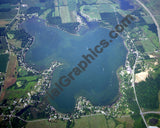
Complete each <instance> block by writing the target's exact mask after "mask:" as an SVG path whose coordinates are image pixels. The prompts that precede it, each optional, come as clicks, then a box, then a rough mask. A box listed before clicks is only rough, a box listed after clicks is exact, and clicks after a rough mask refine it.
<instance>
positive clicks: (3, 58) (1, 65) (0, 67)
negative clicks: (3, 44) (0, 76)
mask: <svg viewBox="0 0 160 128" xmlns="http://www.w3.org/2000/svg"><path fill="white" fill-rule="evenodd" d="M8 59H9V55H8V54H0V72H4V73H5V72H6V67H7V62H8Z"/></svg>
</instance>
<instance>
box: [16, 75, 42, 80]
mask: <svg viewBox="0 0 160 128" xmlns="http://www.w3.org/2000/svg"><path fill="white" fill-rule="evenodd" d="M38 78H39V76H36V75H34V76H26V77H19V78H18V79H17V80H21V81H22V80H26V81H36V80H38Z"/></svg>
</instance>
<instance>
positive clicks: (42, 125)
mask: <svg viewBox="0 0 160 128" xmlns="http://www.w3.org/2000/svg"><path fill="white" fill-rule="evenodd" d="M51 127H53V128H65V127H66V121H60V120H58V121H56V122H48V120H44V121H38V122H29V123H27V125H26V128H51Z"/></svg>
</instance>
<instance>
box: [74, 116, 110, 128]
mask: <svg viewBox="0 0 160 128" xmlns="http://www.w3.org/2000/svg"><path fill="white" fill-rule="evenodd" d="M74 128H107V124H106V119H105V117H104V115H97V116H89V117H82V118H80V119H76V120H75V126H74Z"/></svg>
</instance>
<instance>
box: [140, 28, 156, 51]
mask: <svg viewBox="0 0 160 128" xmlns="http://www.w3.org/2000/svg"><path fill="white" fill-rule="evenodd" d="M142 31H143V32H144V34H145V36H146V37H147V39H145V40H142V41H141V43H142V45H143V47H144V49H145V51H146V52H152V51H155V50H157V49H158V48H159V42H158V37H157V35H156V33H153V32H152V31H150V30H149V27H148V26H146V25H145V26H143V27H142Z"/></svg>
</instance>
